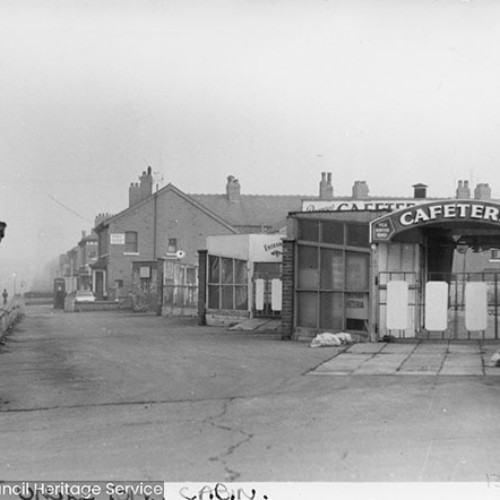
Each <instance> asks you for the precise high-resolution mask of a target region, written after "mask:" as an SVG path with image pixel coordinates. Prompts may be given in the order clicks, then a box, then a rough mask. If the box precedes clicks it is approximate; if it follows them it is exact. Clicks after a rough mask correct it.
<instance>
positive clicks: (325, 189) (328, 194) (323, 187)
mask: <svg viewBox="0 0 500 500" xmlns="http://www.w3.org/2000/svg"><path fill="white" fill-rule="evenodd" d="M327 179H328V180H327ZM319 198H320V200H332V199H333V185H332V174H331V172H328V176H327V173H326V172H322V173H321V181H320V183H319Z"/></svg>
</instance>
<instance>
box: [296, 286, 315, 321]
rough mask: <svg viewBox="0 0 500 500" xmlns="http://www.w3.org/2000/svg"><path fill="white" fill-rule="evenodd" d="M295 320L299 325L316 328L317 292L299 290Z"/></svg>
mask: <svg viewBox="0 0 500 500" xmlns="http://www.w3.org/2000/svg"><path fill="white" fill-rule="evenodd" d="M297 305H298V310H297V322H298V324H299V326H304V327H309V328H317V326H318V294H317V293H312V292H301V293H299V294H298V300H297Z"/></svg>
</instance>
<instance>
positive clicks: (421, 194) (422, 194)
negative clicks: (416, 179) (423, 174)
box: [412, 184, 428, 200]
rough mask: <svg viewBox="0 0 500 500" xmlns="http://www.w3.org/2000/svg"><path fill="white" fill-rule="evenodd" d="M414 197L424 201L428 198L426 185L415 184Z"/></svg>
mask: <svg viewBox="0 0 500 500" xmlns="http://www.w3.org/2000/svg"><path fill="white" fill-rule="evenodd" d="M412 187H413V197H414V198H415V199H417V200H422V199H424V198H427V187H428V186H427V185H426V184H414V185H413V186H412Z"/></svg>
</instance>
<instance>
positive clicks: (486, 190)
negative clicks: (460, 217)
mask: <svg viewBox="0 0 500 500" xmlns="http://www.w3.org/2000/svg"><path fill="white" fill-rule="evenodd" d="M474 198H475V199H476V200H491V188H490V185H489V184H488V183H480V184H478V185H477V186H476V189H474Z"/></svg>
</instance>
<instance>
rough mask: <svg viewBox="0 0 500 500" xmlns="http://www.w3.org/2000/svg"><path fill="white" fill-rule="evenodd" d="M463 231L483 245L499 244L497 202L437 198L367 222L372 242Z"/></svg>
mask: <svg viewBox="0 0 500 500" xmlns="http://www.w3.org/2000/svg"><path fill="white" fill-rule="evenodd" d="M431 229H435V230H439V231H441V232H442V233H443V234H445V233H449V234H451V233H455V234H457V233H463V234H467V235H468V236H469V237H475V238H476V239H477V240H478V241H479V240H481V242H482V243H484V244H482V246H483V247H484V246H485V245H486V246H498V245H499V244H500V203H498V202H495V201H491V200H487V201H483V200H449V199H447V200H440V201H432V202H429V203H423V204H420V205H416V206H413V207H407V208H403V209H401V210H398V211H395V212H392V213H390V214H387V215H384V216H382V217H379V218H378V219H375V220H373V221H372V222H371V223H370V241H371V243H382V242H389V241H394V240H398V239H400V238H402V237H403V236H404V235H407V234H408V233H410V232H413V233H417V232H421V231H422V230H431Z"/></svg>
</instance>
